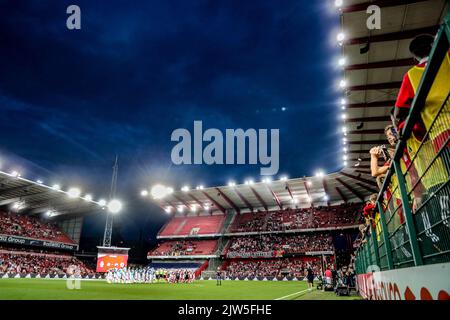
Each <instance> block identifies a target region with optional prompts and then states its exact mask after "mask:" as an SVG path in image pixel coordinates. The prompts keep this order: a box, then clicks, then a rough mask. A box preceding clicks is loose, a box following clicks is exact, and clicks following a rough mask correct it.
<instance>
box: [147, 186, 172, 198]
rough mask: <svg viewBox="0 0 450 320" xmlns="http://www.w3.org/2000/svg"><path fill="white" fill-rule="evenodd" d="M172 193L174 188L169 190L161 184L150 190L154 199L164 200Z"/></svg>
mask: <svg viewBox="0 0 450 320" xmlns="http://www.w3.org/2000/svg"><path fill="white" fill-rule="evenodd" d="M172 192H173V189H172V188H167V187H165V186H163V185H161V184H157V185H154V186H153V187H152V189H151V190H150V193H151V195H152V197H153V198H154V199H162V198H164V197H165V196H167V195H168V194H171V193H172Z"/></svg>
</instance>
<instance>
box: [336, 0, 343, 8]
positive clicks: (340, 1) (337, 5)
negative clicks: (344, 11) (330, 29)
mask: <svg viewBox="0 0 450 320" xmlns="http://www.w3.org/2000/svg"><path fill="white" fill-rule="evenodd" d="M343 3H344V1H343V0H335V1H334V6H335V7H336V8H340V7H342V5H343Z"/></svg>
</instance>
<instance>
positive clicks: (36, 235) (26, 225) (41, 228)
mask: <svg viewBox="0 0 450 320" xmlns="http://www.w3.org/2000/svg"><path fill="white" fill-rule="evenodd" d="M0 234H6V235H13V236H20V237H27V238H33V239H42V240H53V241H60V242H66V243H73V241H72V240H71V239H70V238H69V237H68V236H67V235H66V234H64V233H63V232H62V231H61V230H60V229H59V228H58V226H57V225H56V224H54V223H51V222H47V221H42V220H40V219H39V218H37V217H33V216H28V215H20V214H15V213H6V212H1V211H0Z"/></svg>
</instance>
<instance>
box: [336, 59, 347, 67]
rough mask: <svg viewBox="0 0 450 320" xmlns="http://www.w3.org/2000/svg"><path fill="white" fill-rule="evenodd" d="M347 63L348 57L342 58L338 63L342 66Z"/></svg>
mask: <svg viewBox="0 0 450 320" xmlns="http://www.w3.org/2000/svg"><path fill="white" fill-rule="evenodd" d="M346 63H347V59H345V58H344V57H342V58H340V59H339V61H338V64H339V66H340V67H343V66H345V64H346Z"/></svg>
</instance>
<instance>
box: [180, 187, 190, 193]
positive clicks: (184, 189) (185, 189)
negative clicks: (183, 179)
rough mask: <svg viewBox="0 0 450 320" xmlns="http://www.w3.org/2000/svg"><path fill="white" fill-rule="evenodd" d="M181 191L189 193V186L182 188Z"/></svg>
mask: <svg viewBox="0 0 450 320" xmlns="http://www.w3.org/2000/svg"><path fill="white" fill-rule="evenodd" d="M181 191H183V192H188V191H189V186H184V187H183V188H181Z"/></svg>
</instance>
